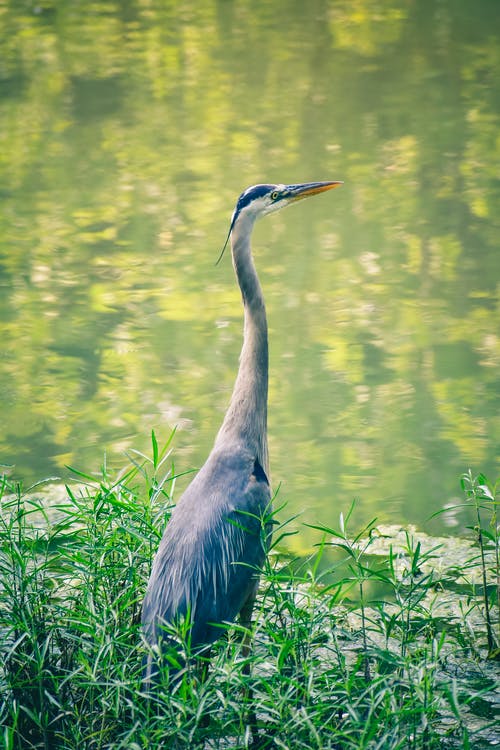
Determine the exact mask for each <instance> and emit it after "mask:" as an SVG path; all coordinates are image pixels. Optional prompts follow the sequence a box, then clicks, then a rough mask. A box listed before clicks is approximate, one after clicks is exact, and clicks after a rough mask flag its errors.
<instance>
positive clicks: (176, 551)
mask: <svg viewBox="0 0 500 750" xmlns="http://www.w3.org/2000/svg"><path fill="white" fill-rule="evenodd" d="M342 184H343V183H342V182H340V181H323V182H307V183H300V184H292V185H284V184H259V185H253V186H251V187H249V188H247V189H246V190H245V191H244V192H243V193H242V194H241V195H240V196H239V198H238V201H237V203H236V207H235V209H234V211H233V214H232V217H231V222H230V227H229V232H228V235H227V238H226V242H225V244H224V247H223V249H222V253H221V255H220V257H219V260H220V258H221V257H222V255H223V253H224V250H225V248H226V246H227V244H228V241H229V239H230V240H231V252H232V261H233V267H234V271H235V274H236V279H237V282H238V284H239V287H240V290H241V296H242V302H243V313H244V327H243V345H242V349H241V354H240V360H239V368H238V373H237V376H236V381H235V384H234V388H233V392H232V396H231V399H230V403H229V407H228V409H227V412H226V414H225V417H224V419H223V422H222V425H221V427H220V429H219V432H218V434H217V436H216V439H215V442H214V445H213V448H212V450H211V452H210V454H209V456H208V458H207V460H206V462H205V463H204V465H203V466H202V467H201V469H200V470H199V471H198V473H197V474H196V476H195V477H194V479H193V480H192V482H191V483H190V484H189V486H188V487H187V489H186V490H185V491H184V493H183V494H182V496H181V498H180V499H179V501H178V503H177V505H176V506H175V508H174V509H173V511H172V514H171V517H170V519H169V521H168V523H167V526H166V529H165V532H164V534H163V537H162V539H161V541H160V545H159V548H158V551H157V553H156V555H155V558H154V560H153V565H152V569H151V574H150V578H149V582H148V586H147V590H146V594H145V598H144V601H143V606H142V629H143V634H144V638H145V641H146V643H147V644H148V645H149V647H150V650H149V655H148V657H147V658H146V663H145V669H144V680H145V683H146V685H148V684H151V683H152V682H153V681H154V679H155V678H157V677H158V671H157V670H158V667H157V666H156V667H155V666H154V659H153V656H152V652H154V649H155V648H156V650H157V651H159V652H160V655H161V653H162V650H164V649H166V648H169V649H171V648H172V644H173V639H172V628H175V627H176V626H178V625H179V624H180V623H181V622H184V624H185V625H187V630H186V631H185V632H186V635H187V639H188V641H189V644H190V649H191V652H192V653H202V652H203V650H204V649H208V650H209V649H210V647H211V645H212V644H213V643H214V642H215V641H216V640H217V639H219V638H220V637H221V635H222V631H223V630H224V627H225V626H227V625H228V624H231V623H233V622H234V621H235V620H236V619H237V618H238V616H239V618H240V622H241V625H242V626H243V628H244V629H245V630H246V631H247V632H248V629H249V628H250V625H251V617H252V610H253V606H254V602H255V597H256V593H257V589H258V584H259V572H260V571H261V569H262V567H263V565H264V562H265V558H266V554H267V550H268V546H269V544H270V540H271V530H272V520H271V519H272V509H271V499H272V491H271V485H270V474H269V454H268V441H267V398H268V368H269V365H268V359H269V356H268V332H267V317H266V308H265V304H264V297H263V293H262V288H261V285H260V282H259V278H258V276H257V271H256V268H255V265H254V261H253V257H252V250H251V246H250V237H251V234H252V230H253V227H254V223H255V221H256V220H257V219H259V218H260V217H262V216H266V215H267V214H271V213H274V212H275V211H279V210H281V209H282V208H284V207H285V206H289V205H291V204H292V203H296V202H297V201H300V200H302V199H303V198H307V197H309V196H313V195H318V194H319V193H322V192H325V191H327V190H331V189H333V188H336V187H338V186H340V185H342ZM217 262H219V261H217ZM170 663H171V664H172V663H173V664H174V665H175V668H179V669H182V663H183V662H182V658H181V657H179V658H178V659H174V660H173V662H172V660H170ZM155 670H156V671H155ZM174 671H175V669H174Z"/></svg>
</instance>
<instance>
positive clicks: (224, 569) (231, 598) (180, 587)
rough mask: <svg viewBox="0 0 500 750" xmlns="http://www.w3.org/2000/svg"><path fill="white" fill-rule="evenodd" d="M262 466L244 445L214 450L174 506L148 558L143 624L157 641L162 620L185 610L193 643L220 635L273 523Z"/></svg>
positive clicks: (254, 579) (247, 589)
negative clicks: (150, 563) (149, 570)
mask: <svg viewBox="0 0 500 750" xmlns="http://www.w3.org/2000/svg"><path fill="white" fill-rule="evenodd" d="M270 500H271V491H270V487H269V482H268V480H267V477H266V474H265V472H264V470H263V469H262V467H261V466H260V464H259V463H258V461H257V460H256V459H255V457H254V456H253V455H252V453H251V452H250V451H248V450H246V449H245V448H232V449H230V450H229V449H225V448H221V449H218V450H216V451H213V452H212V453H211V454H210V456H209V458H208V460H207V462H206V463H205V465H204V466H203V468H202V469H201V470H200V472H199V473H198V475H197V476H196V477H195V479H194V480H193V481H192V482H191V484H190V485H189V487H188V488H187V489H186V491H185V492H184V494H183V496H182V497H181V499H180V501H179V503H178V505H177V507H176V508H175V509H174V511H173V513H172V517H171V519H170V521H169V523H168V526H167V528H166V531H165V533H164V535H163V538H162V540H161V543H160V547H159V549H158V553H157V555H156V558H155V560H154V563H153V569H152V573H151V578H150V582H149V586H148V591H147V593H146V598H145V600H144V605H143V614H142V619H143V625H144V629H145V634H146V637H147V639H148V640H149V642H151V643H156V642H157V641H158V639H159V638H160V636H161V631H162V626H164V625H165V624H175V623H176V622H178V621H180V620H181V619H182V618H185V617H186V616H189V618H190V621H191V632H190V641H191V646H192V647H193V648H196V647H199V646H202V645H206V644H209V643H212V642H213V641H214V640H216V639H217V638H218V637H219V636H220V635H221V630H220V627H217V625H220V624H221V623H226V622H231V621H233V620H234V619H235V618H236V617H237V615H238V614H239V612H240V611H241V609H242V607H243V606H244V605H245V603H246V601H247V600H248V599H249V597H251V596H252V595H253V594H254V592H255V589H256V586H257V583H258V570H259V568H261V566H262V564H263V562H264V559H265V552H266V546H267V537H268V535H269V531H270V526H269V524H267V528H266V521H265V518H266V515H267V516H268V515H269V513H270Z"/></svg>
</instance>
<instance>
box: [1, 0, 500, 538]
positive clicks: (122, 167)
mask: <svg viewBox="0 0 500 750" xmlns="http://www.w3.org/2000/svg"><path fill="white" fill-rule="evenodd" d="M401 6H402V4H401V3H398V2H394V1H393V0H386V1H384V2H382V1H380V2H378V3H375V4H373V3H364V2H361V3H357V4H355V5H354V6H353V5H352V3H347V2H345V3H344V2H340V3H333V2H327V1H326V0H325V2H319V3H316V4H314V5H312V6H311V5H308V6H307V8H304V7H302V6H293V5H290V6H289V7H288V6H287V23H286V24H283V22H282V21H283V19H282V16H281V14H280V10H279V9H278V8H277V7H276V6H268V5H267V4H263V5H262V6H256V5H255V4H252V6H249V5H248V4H247V3H245V2H236V3H231V4H224V3H217V2H199V3H197V4H196V7H194V8H187V7H182V8H180V7H177V6H175V7H167V6H165V5H164V4H163V3H157V4H156V3H152V4H148V5H147V6H146V5H144V4H142V3H138V2H134V1H133V0H130V2H127V3H125V4H123V3H115V4H113V3H102V4H100V3H94V4H93V5H92V11H90V12H89V11H88V8H86V6H85V4H83V3H78V2H77V3H72V4H71V7H60V5H59V4H57V3H52V2H50V0H47V2H44V3H43V4H41V5H40V7H38V6H37V10H36V12H35V11H34V9H33V7H32V6H31V5H30V4H28V3H27V4H24V5H22V6H21V5H16V7H13V6H12V7H9V8H5V9H4V10H3V13H2V21H3V22H2V25H1V29H0V35H1V42H2V49H3V50H4V55H3V63H2V65H3V67H2V71H1V73H0V76H1V78H0V87H1V92H2V98H1V100H0V109H1V117H2V122H4V123H5V127H4V130H3V135H2V139H3V144H2V149H1V152H2V157H1V169H2V172H3V176H2V203H1V219H0V220H1V224H2V232H1V234H0V286H1V293H0V321H1V338H2V358H1V362H0V395H1V399H2V424H3V428H2V431H1V433H2V434H1V437H0V461H2V462H3V463H14V464H15V465H16V468H15V474H16V476H19V477H22V478H24V479H25V480H26V481H30V480H32V479H33V480H34V479H39V478H40V477H42V476H45V475H47V474H60V475H61V474H62V475H65V469H64V465H65V464H67V463H70V464H73V465H75V466H77V467H79V468H82V469H84V470H87V471H88V470H93V469H94V468H96V467H97V466H98V465H99V463H100V461H101V460H102V455H103V451H104V449H106V451H107V455H108V461H111V462H114V463H116V464H118V465H120V464H122V463H123V460H124V459H123V451H124V450H125V449H126V448H128V447H130V446H134V447H137V448H139V449H141V450H145V449H146V447H147V443H148V435H149V433H150V430H151V429H152V428H154V429H155V430H156V431H157V432H158V434H159V435H160V437H161V436H162V437H163V438H164V439H166V438H167V436H168V434H169V432H170V429H171V428H172V427H173V426H174V425H175V424H178V425H180V428H181V429H179V432H178V437H177V439H176V446H177V448H176V454H175V455H176V462H177V465H178V466H179V465H182V466H183V468H188V467H190V466H198V465H200V464H201V462H202V461H203V459H204V456H205V455H206V453H207V451H208V449H209V448H210V445H211V441H212V439H213V436H214V435H215V433H216V431H217V429H218V426H219V424H220V420H221V418H222V414H223V412H224V409H225V407H226V405H227V402H228V397H229V394H230V390H231V387H232V383H233V378H234V375H235V372H236V364H237V357H238V353H239V347H240V342H241V311H240V301H239V293H238V291H237V289H236V286H235V283H234V279H233V276H232V270H231V268H230V263H229V261H228V259H227V258H226V259H225V261H224V262H223V263H222V264H221V265H220V266H218V267H217V268H215V267H214V262H215V260H216V258H217V255H218V253H219V251H220V248H221V246H222V243H223V241H224V238H225V235H226V232H227V226H228V221H229V217H230V214H231V211H232V209H233V205H234V201H235V199H236V196H237V195H238V194H239V192H240V191H241V189H243V188H244V187H246V186H247V185H249V184H252V183H255V182H259V181H266V182H267V181H273V180H275V181H277V182H294V181H303V180H308V179H343V180H344V181H345V185H344V187H343V189H342V191H338V194H335V195H332V196H329V197H326V196H324V197H322V198H321V199H318V200H317V201H314V202H311V203H310V204H308V205H307V206H306V205H305V204H304V205H303V206H300V207H296V208H295V210H294V211H291V212H285V213H284V214H282V215H277V216H275V217H270V218H269V219H267V220H266V222H265V223H264V222H263V223H262V224H261V225H260V226H259V227H258V228H257V230H256V232H255V239H254V246H255V254H256V261H257V264H258V267H259V272H260V273H261V276H262V283H263V287H264V291H265V294H266V301H267V307H268V314H269V322H270V335H271V368H272V369H271V382H270V425H269V427H270V449H271V459H272V473H273V480H274V483H275V484H277V483H279V482H282V497H283V499H286V500H287V501H288V503H289V512H290V514H293V513H295V512H298V511H300V510H305V511H306V519H307V520H314V521H318V522H322V523H325V524H329V525H332V524H333V523H334V522H335V519H336V518H337V516H338V512H339V510H340V509H342V508H344V509H345V508H346V507H347V506H348V505H349V504H350V502H351V500H352V498H353V497H354V496H359V510H358V513H359V516H360V523H363V522H364V521H365V520H367V518H368V517H370V518H371V517H372V516H373V515H377V516H379V517H380V518H381V519H382V520H393V519H398V520H401V521H402V522H403V521H405V520H408V521H411V522H415V523H417V524H420V523H422V522H423V521H424V519H425V518H427V517H428V516H429V515H430V513H432V512H433V511H435V510H437V509H439V508H441V507H444V506H445V505H447V504H449V503H450V502H453V498H455V496H456V493H457V487H458V476H459V474H460V473H461V472H462V471H464V470H466V469H467V468H468V467H469V466H471V467H472V469H473V471H479V470H482V471H484V472H485V473H487V474H489V475H490V476H491V477H494V476H495V474H496V473H498V469H499V463H498V460H499V458H498V435H499V409H498V401H499V395H498V394H499V385H500V381H499V375H498V373H499V372H500V369H499V364H500V344H499V338H498V331H499V330H500V327H499V323H498V315H499V309H500V307H499V305H498V289H499V273H498V268H499V263H498V247H497V244H498V243H497V238H498V222H499V219H498V210H497V207H498V204H499V200H500V194H499V193H500V187H499V183H498V178H497V166H496V165H497V164H498V161H499V157H500V154H499V153H498V148H499V146H498V130H499V124H500V123H499V104H500V93H499V88H498V81H499V80H500V70H499V61H498V55H497V44H496V41H495V39H496V35H495V34H494V33H493V29H494V28H497V27H498V25H499V13H498V10H497V7H496V4H495V3H488V2H485V3H483V4H482V5H481V11H480V12H477V11H476V10H474V9H471V8H470V6H469V4H468V3H467V2H465V0H464V1H463V2H457V0H449V2H443V3H440V4H439V7H438V8H435V9H432V8H429V7H427V4H413V5H404V6H403V7H401ZM424 9H425V11H424ZM436 523H438V522H436ZM462 527H463V524H462V523H460V524H459V525H458V526H457V530H458V531H460V530H461V529H462Z"/></svg>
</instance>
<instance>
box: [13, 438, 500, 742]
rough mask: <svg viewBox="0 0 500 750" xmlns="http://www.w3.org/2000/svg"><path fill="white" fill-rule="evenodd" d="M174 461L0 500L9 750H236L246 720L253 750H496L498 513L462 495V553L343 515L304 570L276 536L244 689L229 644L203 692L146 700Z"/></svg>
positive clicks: (471, 482) (241, 661)
mask: <svg viewBox="0 0 500 750" xmlns="http://www.w3.org/2000/svg"><path fill="white" fill-rule="evenodd" d="M170 450H171V444H170V441H169V443H168V444H167V445H166V446H165V447H164V449H163V450H161V449H160V448H159V446H158V444H157V441H156V438H155V437H154V436H153V449H152V458H149V457H147V456H141V455H138V454H136V455H135V457H134V458H133V462H132V466H131V467H129V468H128V469H127V470H126V471H124V472H122V473H121V474H118V475H116V476H111V475H110V474H109V472H108V470H107V468H106V467H104V468H103V469H102V472H101V474H100V476H99V478H97V479H96V478H95V477H91V476H88V475H82V474H80V473H77V478H78V484H75V485H72V486H68V487H65V488H62V487H60V486H54V485H51V484H49V485H47V486H45V485H43V484H42V485H39V486H35V487H31V488H28V489H26V490H25V491H24V490H22V488H21V487H20V486H12V485H11V484H9V480H8V479H4V480H3V483H2V485H1V489H2V492H1V519H0V591H1V598H0V631H1V633H2V638H1V640H0V651H1V658H0V665H1V666H0V695H1V698H0V725H1V726H0V737H1V738H2V740H1V742H2V743H3V745H2V746H3V747H5V748H6V749H8V750H15V749H17V748H42V747H43V748H75V747H79V748H89V749H90V748H92V750H94V748H95V749H96V750H97V748H103V749H104V748H123V750H125V748H126V749H127V750H134V749H135V748H144V747H148V748H158V749H160V748H168V747H172V746H175V747H186V748H196V747H199V748H201V747H206V748H228V747H234V748H244V747H249V746H250V745H251V740H252V738H251V734H250V731H249V728H248V716H249V713H250V712H251V711H253V712H254V713H255V716H256V719H257V724H258V726H259V737H258V740H259V745H260V747H269V748H271V747H276V748H290V749H293V750H295V749H297V750H298V749H299V748H304V749H305V748H311V747H314V748H342V749H343V748H346V750H347V749H349V750H350V749H351V748H352V749H361V748H374V749H375V748H384V750H386V749H387V750H390V749H391V748H394V749H395V748H415V750H417V748H418V750H422V748H423V749H425V750H431V749H432V748H437V747H439V748H443V747H444V748H486V747H489V746H492V743H493V742H494V731H495V724H494V719H495V713H494V711H495V706H496V707H497V708H498V703H495V699H496V700H497V701H498V698H497V695H496V693H495V687H496V671H495V670H496V663H495V657H496V656H497V654H498V651H497V647H498V629H497V628H498V598H497V589H496V581H497V579H496V578H495V575H496V572H497V566H498V536H497V530H496V502H497V501H496V499H495V488H493V487H491V486H490V485H489V484H488V483H487V482H486V480H485V479H484V477H478V478H473V477H472V476H471V475H467V478H466V479H463V488H464V493H465V502H474V503H476V504H477V507H478V514H479V515H478V525H477V527H475V528H474V529H472V533H473V537H472V538H470V539H457V538H449V539H448V538H446V537H442V538H432V537H428V536H426V535H425V534H423V533H422V532H420V531H417V530H416V529H402V528H399V527H396V526H377V523H376V521H375V520H373V521H371V522H370V523H369V524H367V525H366V526H365V527H364V528H363V529H361V530H358V531H356V530H354V526H353V524H354V520H355V515H356V513H355V507H354V506H353V507H351V509H350V510H349V512H348V513H347V514H346V515H345V516H341V518H340V522H339V527H338V528H325V527H319V528H318V527H317V533H318V545H317V548H316V550H315V551H314V552H312V553H311V554H310V556H309V557H308V558H307V559H300V560H298V559H297V560H292V559H290V558H289V557H288V556H286V555H285V554H284V553H283V550H282V548H283V542H284V539H285V538H286V536H287V534H289V533H291V531H290V526H289V525H288V524H287V523H284V524H281V525H280V526H277V529H276V532H275V536H274V538H275V546H274V548H273V550H272V554H271V555H270V559H269V562H268V564H267V567H266V570H265V571H264V575H263V579H262V586H261V590H260V594H259V599H258V603H257V611H256V616H255V626H254V633H253V639H254V648H253V651H252V653H251V655H250V656H249V657H248V659H249V660H250V662H251V663H250V666H251V674H250V676H249V675H248V674H247V671H246V670H245V665H246V657H244V656H243V652H242V649H241V640H242V635H243V633H242V629H241V628H240V627H238V626H235V627H231V628H229V629H228V632H227V634H226V637H225V638H222V639H221V641H220V642H219V643H218V644H217V645H216V648H215V649H214V652H213V654H212V659H211V663H210V668H209V670H208V674H207V676H206V679H205V680H201V679H200V676H199V673H198V672H197V671H196V670H194V669H193V670H191V669H188V671H187V673H186V677H185V678H184V679H183V681H182V682H181V683H180V684H179V685H177V686H176V687H175V688H173V689H172V686H169V684H168V680H167V678H166V677H165V681H164V683H162V684H161V685H160V688H159V691H158V693H157V694H156V695H155V696H154V697H151V698H149V699H146V697H145V696H143V695H142V693H141V661H142V658H143V655H144V652H145V648H146V647H145V645H144V644H143V642H142V640H141V636H140V627H139V614H140V606H141V602H142V597H143V595H144V589H145V585H146V581H147V577H148V573H149V567H150V564H151V560H152V557H153V554H154V552H155V549H156V546H157V544H158V541H159V538H160V536H161V533H162V530H163V526H164V524H165V523H166V522H168V517H169V510H170V508H171V507H172V504H173V492H174V488H175V479H176V474H175V470H174V467H173V466H172V465H170V464H171V460H172V459H171V454H170ZM281 513H283V509H281ZM486 514H488V522H487V525H486V524H485V521H484V520H483V516H484V518H486ZM351 528H353V530H352V531H351ZM479 532H481V533H479ZM490 743H491V744H490Z"/></svg>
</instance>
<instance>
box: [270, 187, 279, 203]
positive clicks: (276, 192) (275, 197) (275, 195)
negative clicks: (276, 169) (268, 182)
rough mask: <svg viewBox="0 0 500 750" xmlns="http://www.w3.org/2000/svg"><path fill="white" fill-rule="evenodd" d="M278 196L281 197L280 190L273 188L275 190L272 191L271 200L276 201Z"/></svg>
mask: <svg viewBox="0 0 500 750" xmlns="http://www.w3.org/2000/svg"><path fill="white" fill-rule="evenodd" d="M278 197H279V193H278V191H277V190H273V192H272V193H271V200H272V201H275V200H276V199H277V198H278Z"/></svg>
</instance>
